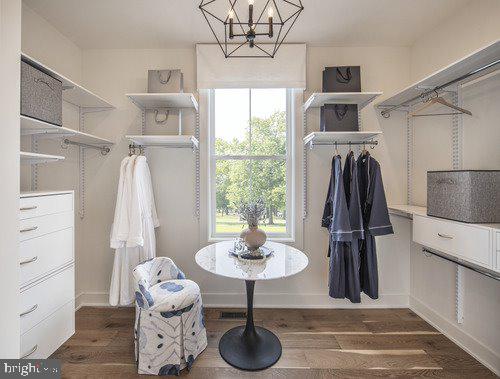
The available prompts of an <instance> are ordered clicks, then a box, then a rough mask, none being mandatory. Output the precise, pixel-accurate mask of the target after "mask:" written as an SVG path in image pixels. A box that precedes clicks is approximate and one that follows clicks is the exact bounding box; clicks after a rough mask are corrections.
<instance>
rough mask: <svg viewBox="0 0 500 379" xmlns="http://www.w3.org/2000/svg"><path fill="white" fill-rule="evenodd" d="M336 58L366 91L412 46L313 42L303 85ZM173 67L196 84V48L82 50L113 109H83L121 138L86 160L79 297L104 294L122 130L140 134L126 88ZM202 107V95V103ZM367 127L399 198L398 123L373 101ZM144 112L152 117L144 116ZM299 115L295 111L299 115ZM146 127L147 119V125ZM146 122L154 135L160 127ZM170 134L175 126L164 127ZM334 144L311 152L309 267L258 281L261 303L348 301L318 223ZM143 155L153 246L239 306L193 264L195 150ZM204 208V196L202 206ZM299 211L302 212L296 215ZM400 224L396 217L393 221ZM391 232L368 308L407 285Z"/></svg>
mask: <svg viewBox="0 0 500 379" xmlns="http://www.w3.org/2000/svg"><path fill="white" fill-rule="evenodd" d="M335 64H361V65H362V70H363V86H364V88H365V89H366V90H374V91H375V90H381V91H386V92H391V91H394V90H395V89H396V88H399V87H401V86H402V85H404V84H405V83H406V82H407V81H408V80H409V49H407V48H310V49H309V51H308V83H309V84H308V87H309V88H308V92H312V91H313V90H318V89H319V88H320V87H321V85H320V80H321V79H320V78H321V70H322V69H323V67H324V66H327V65H335ZM168 67H179V68H181V69H182V71H183V72H184V78H185V91H194V90H195V53H194V49H182V50H176V49H167V50H86V51H84V52H83V81H84V83H85V84H86V85H88V87H89V88H91V89H92V90H94V91H95V92H97V93H99V94H101V95H102V96H103V97H105V98H107V99H109V100H110V101H111V102H112V103H113V104H114V105H115V106H116V107H117V109H116V110H114V111H112V112H105V113H106V114H98V115H94V116H92V120H91V116H89V122H88V128H87V130H89V131H90V132H93V133H96V134H99V135H102V136H104V137H107V138H111V139H113V140H114V141H115V142H116V143H117V145H116V146H115V147H114V148H113V150H112V152H111V153H110V154H109V155H108V156H106V157H105V158H100V157H99V158H98V159H95V160H93V161H92V162H89V163H88V164H87V166H86V170H87V180H86V182H87V192H86V199H87V200H86V207H87V215H86V217H85V220H84V222H83V235H82V240H83V241H85V245H84V247H83V249H82V251H81V254H80V256H79V263H80V264H79V268H78V269H79V270H80V272H81V273H85V274H84V275H83V274H81V275H80V279H79V283H78V288H80V290H81V291H82V292H84V293H85V295H84V296H83V297H82V298H81V299H82V301H84V302H105V301H106V299H107V297H106V296H107V294H106V293H107V290H108V286H109V279H110V274H111V267H112V261H113V252H112V250H110V249H109V247H108V246H109V242H108V238H109V228H110V224H111V221H112V216H113V209H114V202H115V196H116V187H117V180H118V167H119V163H120V160H121V159H122V158H123V157H124V156H125V155H126V154H127V152H128V150H127V142H126V141H125V140H124V139H123V136H124V135H125V134H128V133H137V132H139V127H140V122H141V119H140V113H139V111H138V110H137V109H136V107H135V106H134V105H133V104H132V103H131V102H130V101H129V100H128V99H127V98H126V97H125V93H127V92H141V91H145V90H146V87H147V70H148V69H151V68H168ZM201 107H202V108H203V102H202V104H201ZM188 113H189V112H185V116H184V123H185V125H186V133H189V132H190V131H191V132H192V130H193V123H194V118H193V115H192V114H188ZM363 118H364V121H363V125H364V127H365V128H366V129H367V130H378V129H380V128H382V129H383V131H384V132H385V135H384V137H382V139H381V145H380V146H378V147H377V148H376V149H375V150H373V151H372V153H373V155H374V156H375V157H376V158H377V159H379V160H380V162H381V164H382V167H383V173H384V180H385V183H386V189H387V196H388V198H389V200H392V201H393V202H402V201H403V199H404V197H405V193H406V189H405V180H404V167H405V154H406V153H405V151H404V145H403V144H401V142H400V141H401V140H403V138H404V128H401V127H400V123H399V122H398V120H397V118H395V119H392V120H391V121H389V122H387V123H383V124H382V123H380V122H379V118H378V117H377V114H376V112H375V110H374V109H373V107H369V108H368V109H366V110H365V111H363ZM148 120H149V119H148ZM299 120H300V117H299ZM203 121H204V117H203V109H202V125H201V141H202V142H201V145H202V146H201V148H202V152H204V151H206V144H205V142H204V141H206V124H205V123H204V122H203ZM148 125H149V123H148ZM155 128H156V127H154V126H153V127H148V132H150V133H162V131H161V129H159V128H156V131H155ZM168 129H169V132H170V133H175V125H170V126H169V127H168ZM301 129H302V128H301V125H300V123H298V124H297V125H296V148H297V154H298V155H297V177H298V178H297V180H298V181H297V183H298V185H297V189H300V183H301V179H300V172H301V170H300V167H301V166H300V164H301V149H302V142H301V141H302V130H301ZM313 130H319V125H318V119H317V117H316V116H315V115H311V116H310V120H309V131H313ZM331 154H332V151H331V150H329V149H326V150H323V149H318V150H314V151H313V152H312V153H309V167H310V171H309V198H308V201H309V207H310V213H309V216H308V219H307V221H306V223H305V225H304V228H305V229H304V230H305V235H304V238H303V239H302V238H300V236H301V233H300V231H301V229H302V225H301V223H299V224H298V228H299V229H300V230H299V233H298V234H299V240H298V247H299V248H301V249H303V250H304V251H305V252H306V253H307V254H308V255H309V257H310V265H309V267H308V268H307V270H306V271H305V272H303V273H301V274H299V275H297V276H296V277H293V278H290V279H287V280H286V281H284V280H278V281H272V282H269V283H265V284H264V283H263V284H260V283H259V285H258V286H257V290H256V292H257V293H258V296H257V298H256V303H257V304H258V305H259V304H260V305H268V306H271V305H278V306H279V305H281V306H298V307H300V306H335V307H337V306H350V304H349V303H348V302H346V301H333V300H331V299H329V298H328V296H327V272H328V261H327V259H326V257H325V255H326V246H327V234H326V231H325V230H322V228H321V227H320V219H321V214H322V206H323V203H324V199H325V196H326V187H327V182H328V177H327V175H328V173H329V166H330V160H331ZM149 160H150V165H151V171H152V175H153V182H154V187H155V194H156V201H157V208H158V212H159V216H160V219H161V223H162V226H161V227H160V228H159V230H158V254H160V255H168V256H170V257H172V258H173V259H174V260H175V261H176V262H177V263H178V264H179V265H180V266H181V267H182V269H183V270H185V271H186V273H187V275H188V276H190V277H192V278H194V279H195V280H196V281H197V282H198V283H199V284H200V286H201V288H202V291H203V293H204V300H205V303H206V304H207V305H209V304H212V305H215V304H217V305H235V304H244V297H243V296H241V294H243V293H244V288H243V285H242V283H241V282H239V281H236V280H235V281H233V280H229V279H222V278H218V277H214V276H212V275H210V274H208V273H205V272H204V271H202V270H201V269H199V268H198V267H197V266H196V264H195V262H194V254H195V253H196V251H197V250H198V248H199V247H200V246H202V245H204V244H206V243H207V241H206V235H205V233H204V232H205V230H206V228H205V225H206V217H205V215H206V212H205V211H202V219H201V224H200V225H199V224H198V222H197V220H196V218H195V217H194V209H195V202H194V198H195V196H194V195H195V193H194V180H195V177H194V154H193V153H192V152H191V151H189V150H168V149H150V152H149ZM205 163H206V162H205V159H204V157H202V179H203V181H202V184H203V185H202V195H203V196H202V201H203V200H204V199H205V198H206V191H207V189H206V164H205ZM296 205H297V212H298V214H299V215H300V213H301V192H298V193H297V199H296ZM204 206H205V204H204V203H202V210H203V209H204V208H203V207H204ZM298 218H299V219H300V217H298ZM396 228H397V225H396ZM400 243H401V241H400V240H398V238H397V237H393V236H390V237H383V238H380V244H379V246H380V250H379V257H380V258H379V259H380V282H381V300H380V301H378V302H372V301H370V302H368V301H367V302H365V303H364V304H365V305H368V306H404V305H406V304H407V299H408V293H409V278H408V275H407V273H408V270H409V256H408V253H406V254H404V253H403V254H401V253H400V250H401V249H399V248H398V246H399V244H400Z"/></svg>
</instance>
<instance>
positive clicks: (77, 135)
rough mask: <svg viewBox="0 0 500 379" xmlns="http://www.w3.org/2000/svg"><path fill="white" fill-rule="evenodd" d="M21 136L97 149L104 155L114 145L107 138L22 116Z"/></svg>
mask: <svg viewBox="0 0 500 379" xmlns="http://www.w3.org/2000/svg"><path fill="white" fill-rule="evenodd" d="M21 135H22V136H27V135H36V136H37V137H38V138H52V139H61V140H62V141H63V142H65V143H66V144H78V145H80V146H84V147H89V148H95V149H98V150H101V152H103V153H104V152H109V147H110V146H112V145H113V144H114V143H113V142H111V141H109V140H107V139H105V138H101V137H97V136H95V135H93V134H88V133H84V132H80V131H78V130H74V129H70V128H65V127H64V126H57V125H53V124H49V123H47V122H44V121H40V120H36V119H34V118H31V117H26V116H21Z"/></svg>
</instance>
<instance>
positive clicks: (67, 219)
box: [19, 212, 74, 241]
mask: <svg viewBox="0 0 500 379" xmlns="http://www.w3.org/2000/svg"><path fill="white" fill-rule="evenodd" d="M73 218H74V214H73V212H65V213H56V214H53V215H47V216H40V217H34V218H29V219H26V220H21V221H20V223H19V224H20V227H19V234H20V237H19V239H20V241H25V240H27V239H30V238H35V237H38V236H42V235H44V234H48V233H52V232H56V231H58V230H61V229H66V228H70V227H72V226H73V223H74V220H73Z"/></svg>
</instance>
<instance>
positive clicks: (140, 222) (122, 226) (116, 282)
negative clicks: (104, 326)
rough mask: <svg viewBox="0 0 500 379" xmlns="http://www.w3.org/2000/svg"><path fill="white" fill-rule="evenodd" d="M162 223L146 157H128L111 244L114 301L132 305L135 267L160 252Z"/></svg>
mask: <svg viewBox="0 0 500 379" xmlns="http://www.w3.org/2000/svg"><path fill="white" fill-rule="evenodd" d="M158 226H159V221H158V216H157V214H156V207H155V202H154V195H153V187H152V184H151V174H150V172H149V166H148V164H147V161H146V157H144V156H137V155H132V156H130V157H126V158H124V159H123V160H122V163H121V164H120V179H119V181H118V192H117V198H116V206H115V216H114V222H113V226H112V228H111V236H110V246H111V248H113V249H115V258H114V263H113V272H112V275H111V284H110V291H109V302H110V304H111V305H129V304H132V303H133V302H134V300H135V292H134V281H133V277H132V271H133V269H134V268H135V267H136V266H137V265H138V264H139V263H141V262H143V261H145V260H148V259H151V258H154V257H155V256H156V238H155V231H154V228H156V227H158Z"/></svg>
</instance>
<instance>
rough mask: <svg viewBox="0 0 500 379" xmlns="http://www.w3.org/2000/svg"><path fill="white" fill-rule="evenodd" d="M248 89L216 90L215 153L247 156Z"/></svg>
mask: <svg viewBox="0 0 500 379" xmlns="http://www.w3.org/2000/svg"><path fill="white" fill-rule="evenodd" d="M249 96H250V92H249V90H248V89H216V90H215V94H214V100H215V107H214V108H215V153H216V154H217V155H225V154H233V155H234V154H247V153H248V149H249V145H248V117H249V112H250V110H249V106H250V105H249V101H250V100H249Z"/></svg>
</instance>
